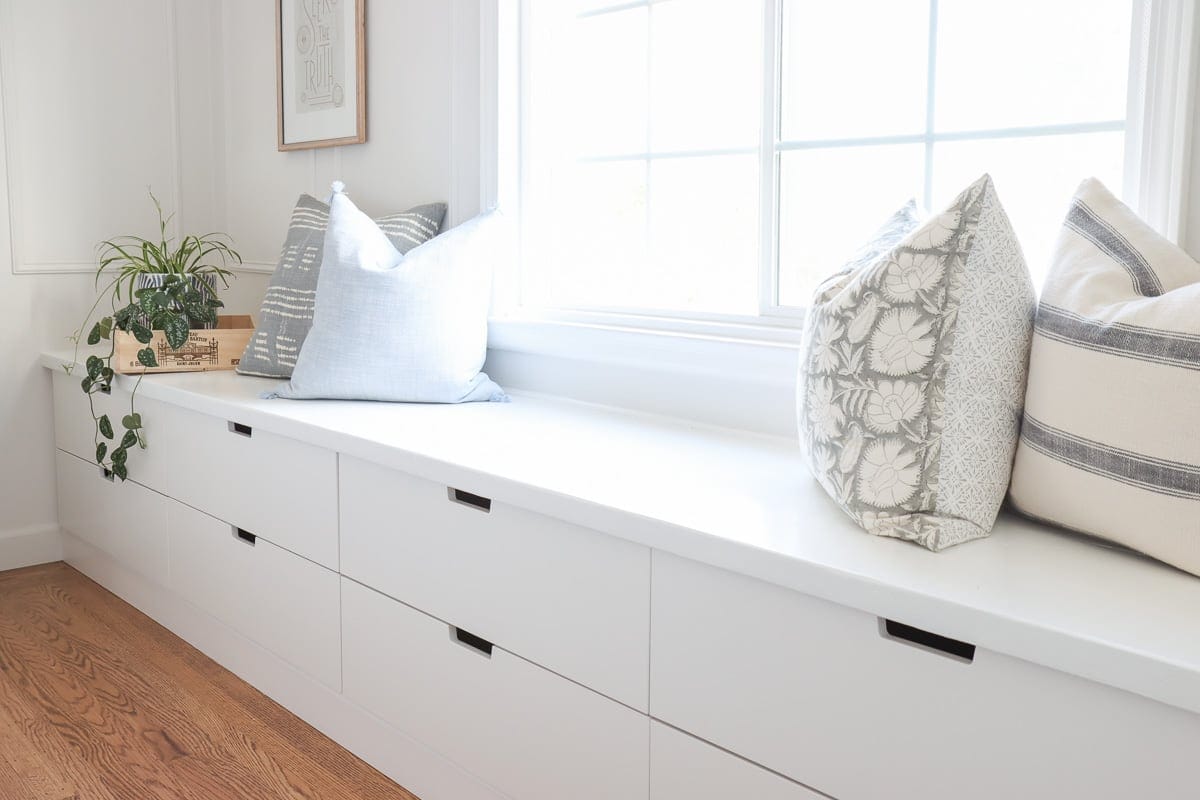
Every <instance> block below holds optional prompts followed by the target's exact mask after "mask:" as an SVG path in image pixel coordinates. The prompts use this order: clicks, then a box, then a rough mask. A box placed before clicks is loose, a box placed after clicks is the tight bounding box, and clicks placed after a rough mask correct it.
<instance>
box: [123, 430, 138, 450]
mask: <svg viewBox="0 0 1200 800" xmlns="http://www.w3.org/2000/svg"><path fill="white" fill-rule="evenodd" d="M137 443H138V438H137V433H136V432H135V431H125V435H124V436H122V437H121V449H122V450H128V449H129V448H130V447H134V446H136V445H137Z"/></svg>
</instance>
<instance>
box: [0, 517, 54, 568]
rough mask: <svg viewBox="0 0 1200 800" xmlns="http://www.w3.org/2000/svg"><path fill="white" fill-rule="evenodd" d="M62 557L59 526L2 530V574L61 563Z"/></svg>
mask: <svg viewBox="0 0 1200 800" xmlns="http://www.w3.org/2000/svg"><path fill="white" fill-rule="evenodd" d="M62 555H63V546H62V533H61V532H60V531H59V528H58V525H57V524H54V523H47V524H45V525H31V526H28V527H25V528H13V529H11V530H0V572H2V571H4V570H9V569H19V568H21V567H32V566H34V565H35V564H49V563H51V562H54V561H61V560H62Z"/></svg>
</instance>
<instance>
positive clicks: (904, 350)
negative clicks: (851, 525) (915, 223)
mask: <svg viewBox="0 0 1200 800" xmlns="http://www.w3.org/2000/svg"><path fill="white" fill-rule="evenodd" d="M987 186H988V183H987V181H986V180H981V181H979V182H978V183H976V184H975V185H973V186H972V187H970V188H969V189H968V190H967V191H965V192H964V193H963V194H962V195H960V196H959V197H958V199H957V200H956V201H955V203H954V204H953V205H952V206H951V208H950V209H948V210H947V211H945V212H943V213H942V214H940V215H938V216H937V217H935V218H933V219H931V220H930V221H928V222H927V223H925V224H924V225H923V226H921V227H920V228H919V229H917V230H916V231H913V232H912V233H911V235H909V237H908V238H907V239H905V240H903V241H901V242H900V244H898V245H896V246H895V247H893V248H891V250H890V251H886V252H883V253H881V254H878V256H877V257H876V258H875V259H874V260H873V261H871V262H869V263H867V262H864V261H861V260H860V261H858V262H857V263H856V264H854V267H853V269H851V270H850V271H849V272H847V271H843V272H842V273H839V275H838V276H835V277H837V280H832V279H831V280H829V281H827V282H826V283H825V284H823V285H822V286H821V288H820V289H819V290H818V292H817V297H816V298H815V300H814V304H813V307H812V309H811V311H810V317H809V320H808V323H807V325H806V329H805V330H806V334H805V347H804V351H803V352H804V356H803V359H802V361H803V363H802V364H801V368H802V370H801V372H802V374H801V383H800V387H799V388H800V391H801V392H802V395H801V397H800V401H799V402H800V406H801V408H800V412H801V413H800V417H799V424H800V428H801V441H802V442H803V443H804V445H805V447H806V449H807V451H808V457H809V460H810V463H811V465H812V468H813V471H814V473H815V474H816V475H817V477H818V480H820V481H821V483H822V485H823V486H824V487H825V489H826V490H827V491H828V492H829V493H830V494H831V495H832V496H833V497H834V498H835V499H836V500H837V501H838V502H839V503H840V504H841V505H842V507H843V508H844V509H845V510H846V511H847V513H849V514H850V516H851V517H853V518H854V519H855V521H856V522H858V523H859V524H860V525H862V526H863V527H864V528H866V529H867V530H869V531H871V532H873V533H880V534H884V535H888V536H898V537H900V538H905V539H916V540H918V541H925V540H927V539H928V538H929V537H931V536H936V528H937V526H938V521H937V519H936V518H935V517H931V516H925V515H926V514H927V513H928V512H932V511H933V509H934V506H935V503H936V499H937V486H938V454H939V448H940V436H941V428H942V402H943V399H944V393H945V387H944V382H945V374H946V370H947V364H948V359H949V356H950V353H951V351H952V349H953V344H954V333H955V322H956V315H957V311H958V307H959V303H960V300H961V296H962V272H963V269H964V267H965V264H966V255H967V253H969V251H970V249H971V246H972V240H973V237H974V233H975V230H976V227H977V225H978V222H979V218H980V211H981V208H982V205H983V197H984V193H985V189H986V188H987Z"/></svg>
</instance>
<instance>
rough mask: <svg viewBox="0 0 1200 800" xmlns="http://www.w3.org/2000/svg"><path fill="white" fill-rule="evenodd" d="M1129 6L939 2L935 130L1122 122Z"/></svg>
mask: <svg viewBox="0 0 1200 800" xmlns="http://www.w3.org/2000/svg"><path fill="white" fill-rule="evenodd" d="M1132 15H1133V11H1132V8H1131V5H1130V2H1129V0H1053V2H1046V0H1006V2H1002V3H991V2H989V3H984V2H980V0H941V2H940V3H939V4H938V60H937V102H936V104H935V112H936V113H935V118H936V127H937V128H938V129H939V130H943V131H945V130H976V129H987V128H1009V127H1021V126H1026V125H1050V124H1062V123H1070V122H1096V121H1100V120H1123V119H1125V113H1126V109H1125V103H1126V95H1125V88H1126V83H1127V81H1128V72H1129V44H1130V22H1131V18H1132Z"/></svg>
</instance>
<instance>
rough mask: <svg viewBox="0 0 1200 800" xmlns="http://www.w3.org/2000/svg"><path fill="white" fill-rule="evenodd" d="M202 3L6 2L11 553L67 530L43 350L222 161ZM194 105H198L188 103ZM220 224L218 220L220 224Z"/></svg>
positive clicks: (3, 228) (3, 494) (5, 477)
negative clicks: (31, 539)
mask: <svg viewBox="0 0 1200 800" xmlns="http://www.w3.org/2000/svg"><path fill="white" fill-rule="evenodd" d="M214 8H215V6H214V5H212V4H210V3H207V2H205V0H188V2H179V3H178V4H175V3H173V2H164V0H92V1H91V2H88V3H79V2H73V1H72V0H37V2H31V0H0V98H2V100H3V103H0V114H2V117H0V365H3V367H4V370H5V372H4V376H3V380H2V381H0V454H2V456H0V553H2V552H4V548H3V547H2V545H4V544H5V541H11V537H12V536H13V534H20V533H23V532H29V531H40V530H46V529H53V528H55V526H56V518H57V514H56V512H55V494H54V476H53V451H52V444H51V441H52V438H51V437H52V433H53V422H52V415H51V412H50V395H49V377H48V375H47V374H46V372H45V371H44V370H42V369H41V368H40V367H38V365H37V360H38V354H39V352H40V351H41V350H42V349H43V348H44V347H46V346H65V345H66V344H67V342H66V337H67V336H68V335H69V334H70V333H71V332H72V331H73V330H74V329H75V328H76V327H78V325H79V324H80V322H81V321H82V320H81V317H82V315H83V313H84V312H85V311H86V309H87V307H88V306H89V305H90V300H91V298H92V297H93V294H92V278H91V275H90V274H89V273H90V271H91V269H92V265H93V264H94V263H95V257H94V252H95V251H94V248H95V244H96V242H97V241H99V240H100V239H102V238H105V237H108V236H112V235H114V234H119V233H148V232H150V231H151V230H152V229H153V222H154V219H153V216H152V214H153V209H152V208H151V206H150V201H149V198H148V196H147V194H146V187H147V186H153V188H154V190H155V192H156V193H157V194H158V195H159V196H160V198H161V200H162V201H163V203H164V204H165V205H167V206H168V207H172V208H177V209H180V210H181V211H182V215H181V217H180V222H181V224H182V225H184V226H189V225H191V224H192V223H193V220H197V221H199V222H205V221H208V220H204V219H200V218H202V217H203V216H204V213H203V209H202V208H201V207H198V208H197V209H196V212H197V213H196V215H195V216H193V215H190V214H189V211H188V209H186V208H185V207H184V203H183V202H182V200H183V198H184V197H189V196H191V195H193V194H195V192H194V184H195V180H196V175H197V173H198V172H200V171H202V170H201V168H200V167H198V165H200V164H203V163H205V162H206V161H208V160H209V158H210V151H211V135H210V132H209V128H208V124H209V120H208V115H207V108H206V107H205V105H204V103H203V102H198V101H197V98H193V97H191V95H192V94H193V93H195V92H196V91H197V86H198V85H199V84H200V83H201V82H203V81H204V77H203V74H201V73H202V70H203V63H204V61H205V60H206V59H207V55H206V53H207V50H208V49H209V41H210V34H211V32H212V28H211V22H210V20H211V12H212V10H213V9H214ZM184 92H186V93H187V95H186V96H185V95H184V94H183V93H184ZM210 219H211V218H210Z"/></svg>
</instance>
